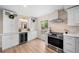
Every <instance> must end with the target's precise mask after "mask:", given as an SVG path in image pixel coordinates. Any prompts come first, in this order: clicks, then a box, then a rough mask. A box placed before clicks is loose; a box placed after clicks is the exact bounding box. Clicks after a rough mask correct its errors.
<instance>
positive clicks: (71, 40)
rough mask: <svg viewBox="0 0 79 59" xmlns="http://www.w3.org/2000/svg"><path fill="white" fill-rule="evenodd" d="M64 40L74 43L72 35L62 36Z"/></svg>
mask: <svg viewBox="0 0 79 59" xmlns="http://www.w3.org/2000/svg"><path fill="white" fill-rule="evenodd" d="M64 42H70V43H75V38H74V37H69V36H64Z"/></svg>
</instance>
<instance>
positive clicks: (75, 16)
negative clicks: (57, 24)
mask: <svg viewBox="0 0 79 59" xmlns="http://www.w3.org/2000/svg"><path fill="white" fill-rule="evenodd" d="M67 12H68V25H70V26H79V6H76V7H73V8H70V9H68V10H67Z"/></svg>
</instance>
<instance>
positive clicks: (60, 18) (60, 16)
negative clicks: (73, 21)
mask: <svg viewBox="0 0 79 59" xmlns="http://www.w3.org/2000/svg"><path fill="white" fill-rule="evenodd" d="M66 14H67V13H66V11H65V10H64V9H60V10H57V11H56V12H54V13H53V15H54V16H52V19H51V20H50V21H51V22H53V23H63V22H64V18H65V17H66Z"/></svg>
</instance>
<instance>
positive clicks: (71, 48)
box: [64, 44, 75, 53]
mask: <svg viewBox="0 0 79 59" xmlns="http://www.w3.org/2000/svg"><path fill="white" fill-rule="evenodd" d="M64 52H68V53H75V46H71V45H69V44H64Z"/></svg>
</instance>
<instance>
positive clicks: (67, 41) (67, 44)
mask: <svg viewBox="0 0 79 59" xmlns="http://www.w3.org/2000/svg"><path fill="white" fill-rule="evenodd" d="M63 41H64V43H63V46H64V52H67V53H74V52H75V38H74V37H71V36H64V40H63Z"/></svg>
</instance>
